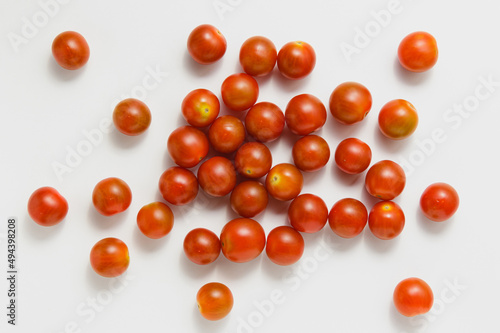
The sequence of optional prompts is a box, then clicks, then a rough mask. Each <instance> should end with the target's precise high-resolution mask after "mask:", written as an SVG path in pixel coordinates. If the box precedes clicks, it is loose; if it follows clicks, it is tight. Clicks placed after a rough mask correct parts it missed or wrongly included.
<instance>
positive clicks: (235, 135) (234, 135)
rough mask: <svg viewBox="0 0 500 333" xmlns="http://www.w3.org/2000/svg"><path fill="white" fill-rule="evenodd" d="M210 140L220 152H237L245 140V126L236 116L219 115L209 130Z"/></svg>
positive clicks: (213, 146)
mask: <svg viewBox="0 0 500 333" xmlns="http://www.w3.org/2000/svg"><path fill="white" fill-rule="evenodd" d="M208 141H210V144H211V145H212V148H214V149H215V150H216V151H218V152H219V153H223V154H229V153H232V152H235V151H236V149H238V147H239V146H241V144H242V143H243V141H245V126H244V125H243V123H242V122H241V120H239V119H238V118H236V117H233V116H222V117H219V118H217V119H215V121H214V123H213V124H212V126H210V129H209V130H208Z"/></svg>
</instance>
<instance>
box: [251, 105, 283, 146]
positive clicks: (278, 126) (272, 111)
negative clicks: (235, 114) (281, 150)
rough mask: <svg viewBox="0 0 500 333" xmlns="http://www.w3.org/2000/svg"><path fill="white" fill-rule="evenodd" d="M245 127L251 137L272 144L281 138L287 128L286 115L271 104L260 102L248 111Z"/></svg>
mask: <svg viewBox="0 0 500 333" xmlns="http://www.w3.org/2000/svg"><path fill="white" fill-rule="evenodd" d="M245 127H246V129H247V132H248V134H249V135H251V136H252V137H254V138H255V139H256V140H257V141H260V142H271V141H274V140H276V139H277V138H279V137H280V135H281V133H282V132H283V129H284V128H285V115H284V114H283V111H281V109H280V108H279V107H278V106H277V105H275V104H273V103H269V102H260V103H257V104H255V105H254V106H253V107H252V108H251V109H250V110H248V112H247V115H246V117H245Z"/></svg>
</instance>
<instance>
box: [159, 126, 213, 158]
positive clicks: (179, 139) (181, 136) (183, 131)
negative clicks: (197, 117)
mask: <svg viewBox="0 0 500 333" xmlns="http://www.w3.org/2000/svg"><path fill="white" fill-rule="evenodd" d="M208 148H209V143H208V139H207V136H206V135H205V133H203V132H202V131H200V130H199V129H197V128H194V127H192V126H181V127H179V128H177V129H175V130H174V131H173V132H172V133H170V136H169V137H168V141H167V149H168V153H169V154H170V157H171V158H172V160H173V161H174V163H175V164H177V165H178V166H181V167H183V168H192V167H194V166H196V165H197V164H198V163H200V161H201V160H203V159H204V158H205V156H207V154H208Z"/></svg>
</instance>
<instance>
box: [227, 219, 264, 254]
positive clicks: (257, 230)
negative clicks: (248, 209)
mask: <svg viewBox="0 0 500 333" xmlns="http://www.w3.org/2000/svg"><path fill="white" fill-rule="evenodd" d="M220 242H221V247H222V253H223V254H224V256H225V257H226V258H227V259H229V260H230V261H233V262H248V261H250V260H253V259H255V258H257V257H258V256H259V255H260V254H261V252H262V251H263V250H264V247H265V246H266V234H265V232H264V229H263V228H262V226H261V225H260V223H259V222H257V221H255V220H252V219H248V218H243V217H241V218H237V219H234V220H231V221H229V222H228V223H226V225H225V226H224V228H222V232H221V234H220Z"/></svg>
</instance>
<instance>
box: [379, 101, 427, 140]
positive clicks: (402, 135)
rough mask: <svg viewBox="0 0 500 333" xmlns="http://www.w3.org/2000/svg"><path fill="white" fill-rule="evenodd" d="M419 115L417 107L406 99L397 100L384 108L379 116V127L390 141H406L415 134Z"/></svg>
mask: <svg viewBox="0 0 500 333" xmlns="http://www.w3.org/2000/svg"><path fill="white" fill-rule="evenodd" d="M417 125H418V114H417V110H416V109H415V107H414V106H413V105H412V104H411V103H410V102H408V101H405V100H404V99H396V100H393V101H390V102H388V103H387V104H385V105H384V106H383V107H382V110H380V113H379V114H378V126H379V128H380V131H381V132H382V134H384V135H385V136H386V137H388V138H389V139H393V140H402V139H406V138H407V137H409V136H410V135H412V134H413V132H415V130H416V129H417Z"/></svg>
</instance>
